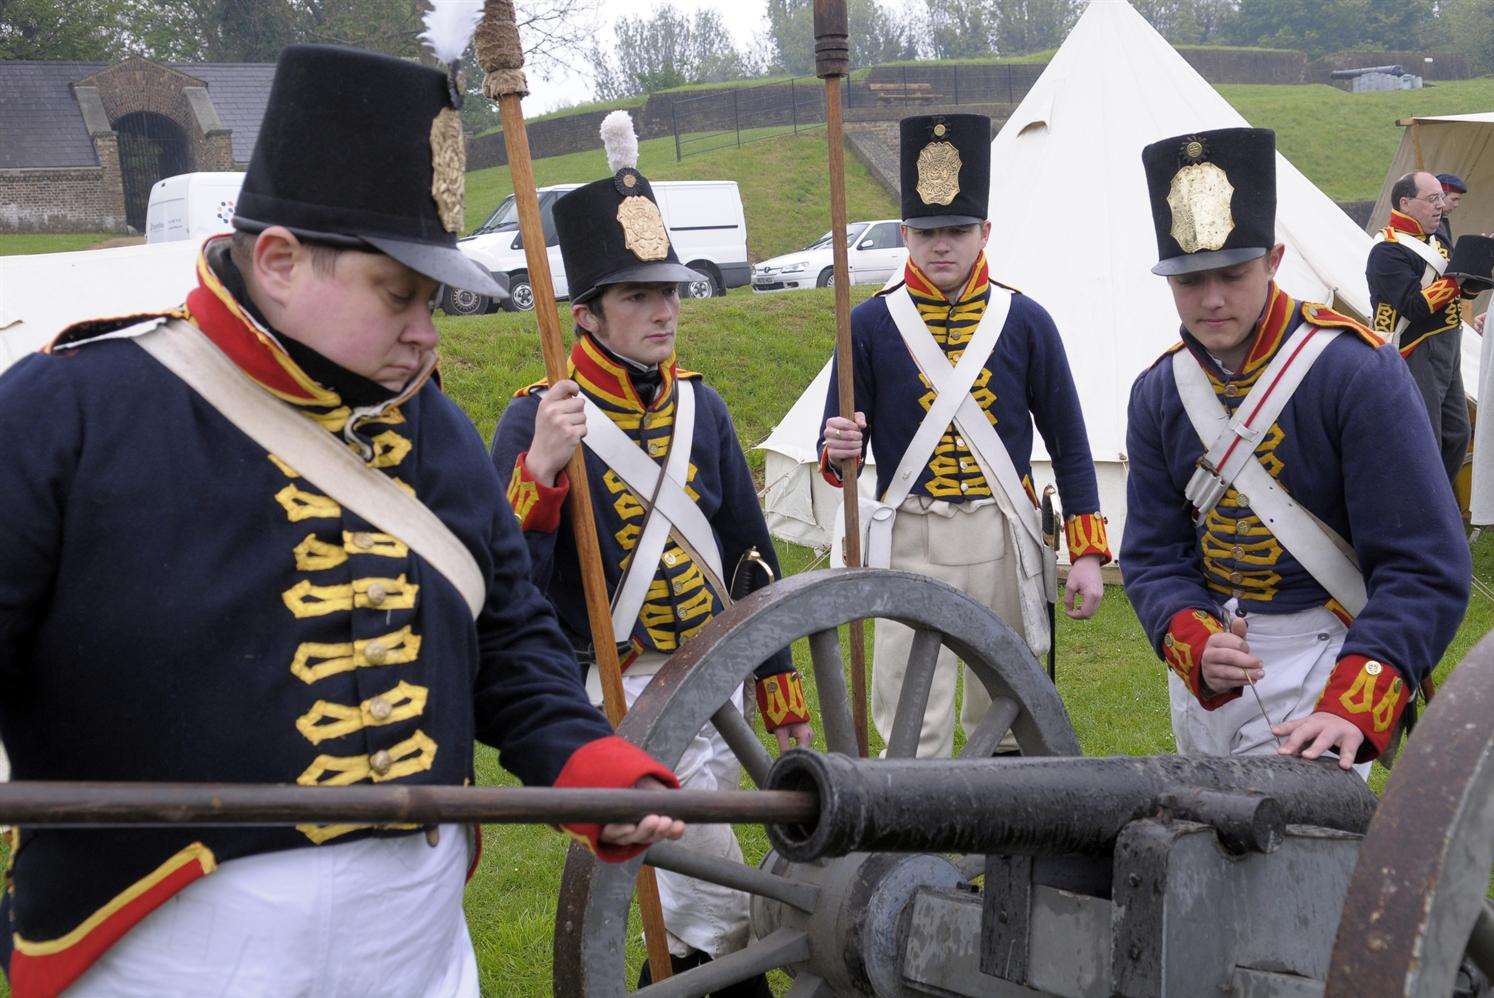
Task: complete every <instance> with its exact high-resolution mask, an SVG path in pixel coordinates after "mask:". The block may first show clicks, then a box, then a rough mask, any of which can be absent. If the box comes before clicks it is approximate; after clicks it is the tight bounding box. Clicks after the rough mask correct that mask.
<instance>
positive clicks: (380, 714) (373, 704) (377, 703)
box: [368, 697, 394, 721]
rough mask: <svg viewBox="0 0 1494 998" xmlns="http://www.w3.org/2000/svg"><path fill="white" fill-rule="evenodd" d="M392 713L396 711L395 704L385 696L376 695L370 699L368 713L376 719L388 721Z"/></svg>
mask: <svg viewBox="0 0 1494 998" xmlns="http://www.w3.org/2000/svg"><path fill="white" fill-rule="evenodd" d="M392 713H394V707H393V705H392V704H390V703H389V701H388V700H385V699H384V698H383V697H374V698H373V699H372V700H370V701H368V714H369V716H370V717H372V718H373V719H374V720H375V721H387V720H389V715H390V714H392Z"/></svg>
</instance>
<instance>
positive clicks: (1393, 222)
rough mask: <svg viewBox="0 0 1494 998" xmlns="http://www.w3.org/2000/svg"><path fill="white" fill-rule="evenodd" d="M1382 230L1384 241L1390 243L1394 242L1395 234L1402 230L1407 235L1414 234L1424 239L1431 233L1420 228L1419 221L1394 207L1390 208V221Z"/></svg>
mask: <svg viewBox="0 0 1494 998" xmlns="http://www.w3.org/2000/svg"><path fill="white" fill-rule="evenodd" d="M1382 231H1383V232H1384V233H1385V241H1386V242H1391V243H1393V242H1395V241H1396V237H1397V235H1398V234H1400V233H1402V232H1404V233H1405V234H1406V235H1408V236H1415V237H1416V238H1418V239H1425V238H1426V237H1427V236H1429V235H1431V233H1429V232H1424V231H1423V230H1422V228H1421V223H1420V222H1418V221H1417V220H1416V219H1414V218H1412V217H1411V216H1410V215H1408V214H1406V213H1405V212H1404V211H1399V210H1397V209H1395V208H1392V209H1390V221H1389V222H1388V223H1387V224H1386V226H1385V228H1384V229H1383V230H1382Z"/></svg>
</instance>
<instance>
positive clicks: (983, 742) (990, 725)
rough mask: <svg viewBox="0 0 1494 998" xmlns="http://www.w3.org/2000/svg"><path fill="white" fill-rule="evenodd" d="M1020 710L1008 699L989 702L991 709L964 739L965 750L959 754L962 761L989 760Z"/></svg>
mask: <svg viewBox="0 0 1494 998" xmlns="http://www.w3.org/2000/svg"><path fill="white" fill-rule="evenodd" d="M1021 712H1022V708H1021V707H1019V706H1018V705H1017V702H1016V701H1015V700H1013V699H1011V698H1010V697H997V698H996V699H994V700H992V701H991V709H990V710H989V711H987V712H986V716H985V717H983V718H981V722H980V723H979V724H978V725H976V726H975V730H974V731H972V732H971V733H970V737H969V738H966V739H965V749H964V751H963V752H961V753H960V758H962V759H989V758H990V757H991V756H993V755H995V754H996V749H997V747H998V746H999V745H1000V744H1001V739H1003V738H1005V737H1006V733H1007V732H1008V731H1010V730H1011V729H1012V722H1013V721H1015V720H1016V719H1017V715H1018V714H1020V713H1021Z"/></svg>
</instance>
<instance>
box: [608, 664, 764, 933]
mask: <svg viewBox="0 0 1494 998" xmlns="http://www.w3.org/2000/svg"><path fill="white" fill-rule="evenodd" d="M666 661H668V656H665V655H659V654H646V655H643V656H640V657H639V659H638V661H636V662H635V663H633V665H632V666H630V667H629V668H628V671H627V672H625V673H623V677H622V680H623V697H624V700H625V701H626V702H627V705H628V707H629V708H631V707H632V706H633V702H634V701H635V700H637V699H638V697H639V696H640V695H641V694H642V693H643V691H644V689H645V688H646V687H647V686H648V684H649V683H650V682H652V681H653V678H654V673H656V672H657V671H658V670H659V668H660V667H661V666H662V665H663V664H664V662H666ZM587 679H588V680H589V684H588V688H589V689H591V690H592V692H593V699H594V700H597V701H600V689H601V685H600V680H599V678H598V677H597V670H596V669H595V668H593V669H592V670H591V671H590V673H589V674H588V676H587ZM736 707H737V709H738V710H741V709H742V704H741V694H740V693H739V694H738V702H737V704H736ZM674 773H675V775H676V776H678V777H679V779H680V786H681V787H684V788H686V789H689V790H736V789H738V788H739V787H740V786H741V780H742V765H741V763H739V762H738V761H737V757H736V756H734V755H732V752H731V749H730V748H729V747H727V744H726V741H725V739H723V738H722V737H721V735H720V734H719V733H718V732H717V731H716V727H715V725H711V724H708V725H706V726H705V727H704V728H702V729H701V730H700V731H698V732H696V734H695V737H694V738H692V739H691V740H690V744H689V745H687V746H685V754H684V755H683V756H681V757H680V761H679V765H677V766H675V767H674ZM678 844H679V845H681V846H683V847H685V848H686V849H690V850H693V851H695V852H698V853H702V854H704V855H706V856H715V857H718V858H720V859H725V860H730V861H732V862H735V863H740V862H742V848H741V846H740V845H739V844H738V843H737V835H736V832H734V831H732V827H731V826H730V825H704V824H699V823H695V822H691V823H689V824H686V826H685V836H684V838H682V839H680V841H679V843H678ZM656 875H657V877H658V881H659V904H660V906H661V907H663V909H664V927H665V928H666V929H667V930H668V931H669V951H670V952H671V953H673V954H674V955H675V956H687V955H689V953H690V951H691V950H692V949H698V950H702V951H704V952H705V953H707V954H709V955H710V956H711V957H713V958H714V957H718V956H723V955H725V954H727V953H732V952H735V951H736V950H739V949H741V948H742V947H744V946H746V945H747V937H748V932H749V927H748V903H749V899H748V897H747V895H746V894H744V893H743V892H741V891H738V890H732V889H731V888H729V887H722V886H721V885H719V884H712V883H708V882H706V881H703V880H692V879H691V878H689V877H684V876H681V875H680V874H678V873H670V872H668V871H667V870H658V871H657V872H656Z"/></svg>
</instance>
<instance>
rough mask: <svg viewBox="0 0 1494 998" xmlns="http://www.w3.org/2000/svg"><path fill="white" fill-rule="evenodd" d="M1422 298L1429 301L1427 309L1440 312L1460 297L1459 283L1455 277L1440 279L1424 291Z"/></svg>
mask: <svg viewBox="0 0 1494 998" xmlns="http://www.w3.org/2000/svg"><path fill="white" fill-rule="evenodd" d="M1421 296H1422V297H1423V298H1425V299H1426V300H1427V307H1428V308H1430V309H1431V310H1432V311H1433V312H1436V311H1439V310H1440V309H1442V308H1443V306H1445V305H1446V304H1447V303H1448V302H1450V301H1452V300H1453V299H1454V298H1456V297H1458V281H1457V278H1455V277H1439V278H1437V280H1435V281H1433V282H1432V283H1431V284H1428V285H1427V286H1426V287H1425V288H1423V289H1422V292H1421Z"/></svg>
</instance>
